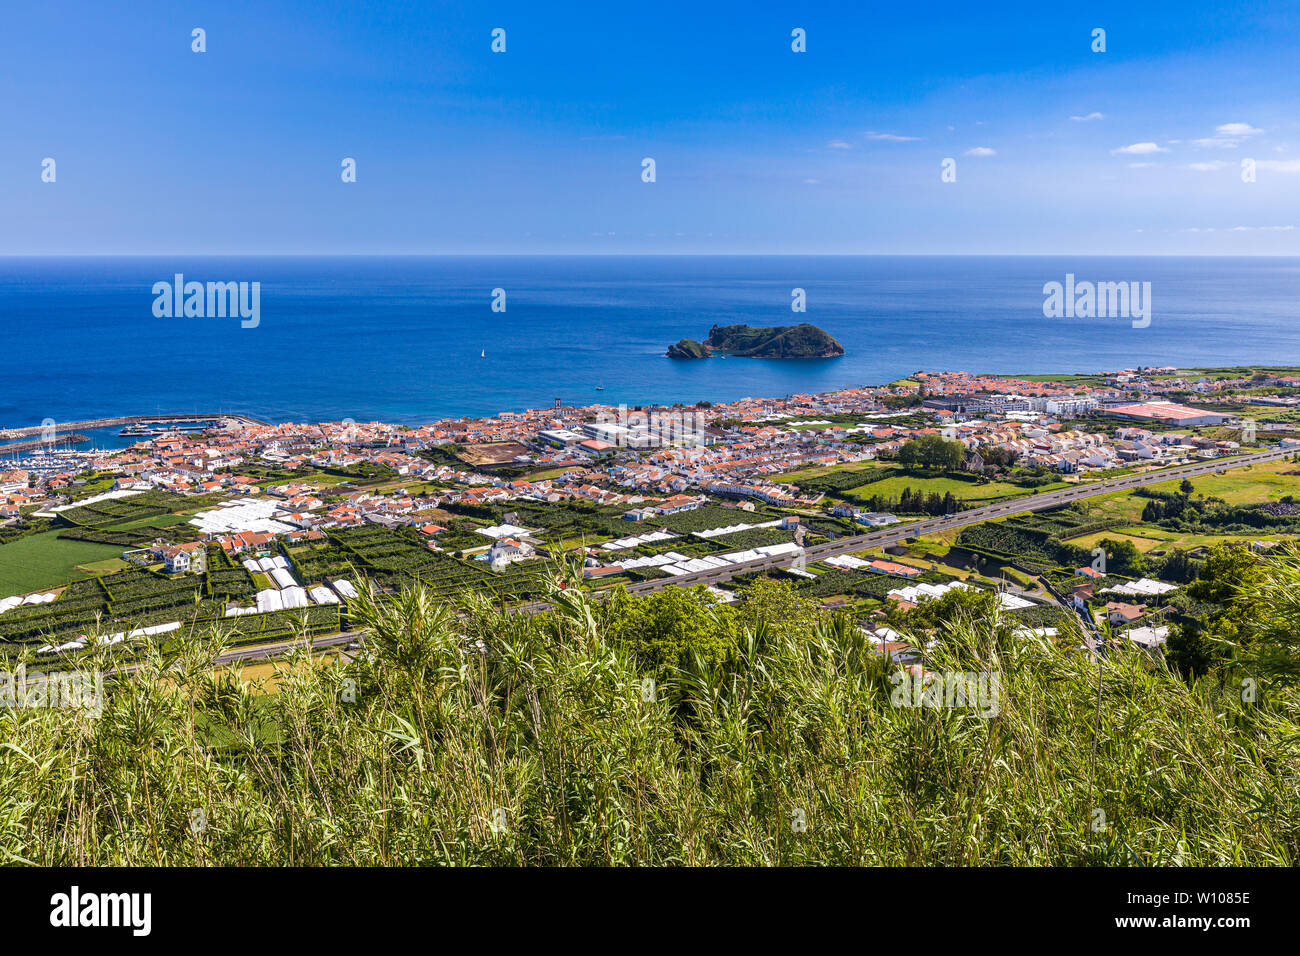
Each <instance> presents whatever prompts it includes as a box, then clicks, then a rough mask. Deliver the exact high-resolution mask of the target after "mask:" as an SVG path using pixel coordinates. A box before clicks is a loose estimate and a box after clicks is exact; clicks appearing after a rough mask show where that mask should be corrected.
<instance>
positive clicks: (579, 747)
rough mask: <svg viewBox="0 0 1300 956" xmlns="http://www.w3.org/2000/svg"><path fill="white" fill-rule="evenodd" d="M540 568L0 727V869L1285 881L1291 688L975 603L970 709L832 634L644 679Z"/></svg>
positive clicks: (209, 653)
mask: <svg viewBox="0 0 1300 956" xmlns="http://www.w3.org/2000/svg"><path fill="white" fill-rule="evenodd" d="M561 581H562V582H563V584H564V586H563V587H561V586H560V585H559V584H558V583H557V584H555V585H554V586H552V587H551V594H550V600H552V601H553V602H554V604H555V610H554V611H553V612H551V613H548V614H545V615H540V616H534V617H528V616H524V615H517V614H511V613H508V612H506V611H504V610H502V609H501V608H498V607H494V606H492V605H490V604H489V603H487V602H486V601H485V600H482V599H476V598H474V597H471V598H469V599H467V600H465V601H463V602H461V603H460V604H458V605H456V606H449V605H445V604H438V603H436V602H435V601H434V600H433V599H432V598H431V597H430V595H429V593H428V592H427V591H424V590H422V589H420V588H412V589H410V590H407V591H405V592H403V593H402V594H401V595H400V597H399V598H398V599H396V600H386V601H379V600H375V599H372V598H370V597H368V596H363V598H362V599H361V600H360V601H358V602H356V605H355V607H354V609H353V610H354V613H355V615H356V617H357V618H359V619H360V621H361V622H362V624H363V626H364V627H365V629H366V630H367V631H368V636H367V638H366V640H365V643H364V647H363V650H362V651H361V652H360V653H358V654H357V656H356V657H355V659H354V660H353V661H352V662H351V663H350V664H348V665H346V666H316V667H312V666H301V665H304V664H305V661H304V660H302V659H301V656H300V657H299V658H298V659H296V660H295V659H290V660H289V661H288V662H286V667H285V669H284V673H283V675H282V677H281V678H280V679H279V681H278V683H277V686H276V688H275V693H273V694H270V695H258V694H257V693H255V692H254V691H253V690H252V689H250V688H249V687H248V686H246V685H245V683H244V682H242V681H241V680H240V679H239V676H238V674H237V672H232V671H229V670H223V669H214V668H213V667H212V666H211V662H212V659H213V657H214V656H215V655H216V654H217V653H219V652H220V650H221V649H222V647H223V644H222V640H221V638H220V637H219V636H215V635H192V636H190V637H189V638H187V639H185V640H184V641H183V642H182V643H181V644H180V645H179V647H178V648H175V649H172V650H169V651H168V653H167V654H165V655H164V653H163V652H162V651H160V650H158V649H156V648H154V649H147V650H146V652H145V658H144V661H143V666H142V667H141V668H140V670H139V671H138V672H136V673H134V674H132V675H130V676H129V677H123V678H120V679H119V678H115V679H113V680H111V681H110V684H109V687H108V694H107V701H106V704H105V708H104V712H103V715H102V717H100V718H98V719H95V718H91V717H88V716H86V715H84V714H81V713H78V712H75V711H71V710H34V709H23V710H10V711H7V712H3V713H0V858H3V859H4V860H5V861H6V862H9V863H32V864H41V865H107V864H125V865H150V864H162V865H281V864H283V865H349V864H379V865H416V864H453V865H481V864H487V865H565V864H577V865H714V864H722V865H737V864H745V865H754V864H756V865H789V864H884V865H927V866H940V865H958V866H961V865H1049V864H1050V865H1098V864H1102V865H1112V864H1115V865H1129V864H1188V865H1192V864H1208V865H1216V864H1279V865H1289V864H1294V863H1295V862H1296V859H1297V849H1298V847H1300V801H1298V800H1297V770H1298V769H1300V733H1298V732H1297V731H1298V728H1297V716H1298V715H1300V702H1298V701H1297V698H1296V695H1295V692H1294V691H1293V690H1283V689H1278V690H1276V691H1275V690H1274V689H1272V688H1271V687H1266V688H1265V692H1264V693H1263V694H1262V695H1261V696H1260V697H1259V699H1258V700H1256V701H1254V702H1247V701H1243V700H1242V695H1241V693H1240V691H1239V688H1237V687H1236V686H1233V685H1230V684H1224V685H1220V683H1218V682H1210V681H1204V682H1201V683H1197V684H1194V685H1193V686H1192V687H1191V688H1189V687H1188V686H1187V685H1186V684H1185V683H1184V682H1182V681H1181V680H1179V679H1178V678H1177V677H1176V676H1174V675H1171V674H1170V673H1168V672H1167V671H1166V670H1165V668H1164V666H1163V664H1161V663H1159V662H1153V661H1152V660H1151V658H1149V657H1148V656H1146V655H1145V654H1143V653H1141V652H1132V651H1127V650H1121V651H1118V652H1116V653H1115V654H1113V655H1112V656H1110V657H1109V658H1108V659H1106V660H1105V661H1104V662H1103V663H1101V664H1100V665H1098V663H1097V662H1096V661H1095V660H1092V659H1091V658H1089V657H1088V656H1087V655H1086V654H1084V653H1082V652H1079V651H1075V650H1073V649H1071V648H1069V647H1066V648H1064V649H1063V648H1061V647H1058V646H1056V645H1054V644H1052V643H1050V642H1048V641H1045V640H1041V639H1038V638H1034V637H1030V636H1024V635H1021V634H1019V633H1018V629H1017V628H1016V627H1015V626H1014V622H1012V621H1010V620H1007V619H1003V618H1001V617H1000V616H999V615H997V614H996V612H994V613H991V614H984V615H980V616H965V617H959V618H957V619H955V620H953V621H951V622H949V623H948V624H947V625H946V626H944V627H943V629H942V631H941V633H940V634H938V635H937V639H936V641H935V643H934V646H933V647H932V649H931V651H930V660H929V663H928V666H929V667H930V668H931V669H933V670H936V671H950V670H951V671H988V672H992V673H994V674H996V675H997V677H998V679H999V681H1000V691H1001V693H1000V698H999V713H998V715H997V716H996V717H993V718H988V719H985V718H983V717H981V716H979V715H978V713H977V712H976V711H974V710H969V709H944V708H933V707H922V708H913V707H896V706H894V705H893V704H892V703H891V694H892V692H893V690H894V684H893V683H891V680H890V675H891V674H892V673H894V672H896V671H897V669H898V667H897V665H895V664H892V663H890V662H888V661H887V660H884V659H882V658H881V657H880V655H879V654H878V653H877V652H876V650H875V648H874V647H873V645H872V643H871V641H870V639H869V638H868V637H867V636H866V635H865V634H864V633H863V632H862V631H861V630H860V629H859V628H858V627H856V626H855V625H854V624H853V623H852V622H851V621H849V620H847V619H845V618H842V617H822V618H819V619H818V620H817V621H816V622H815V623H812V624H809V623H807V622H806V621H805V620H804V619H802V618H799V619H797V623H796V624H793V625H789V624H787V623H785V622H783V621H782V620H780V619H776V620H764V621H758V622H756V623H754V624H753V626H749V627H746V628H744V629H742V630H741V631H740V632H739V633H737V634H735V635H734V636H733V638H732V643H731V649H730V652H729V653H727V654H724V655H713V656H711V657H709V658H708V659H707V660H706V659H703V658H698V657H690V658H688V659H686V660H685V661H684V662H683V663H681V665H680V666H678V667H675V668H674V669H672V671H671V672H670V673H667V674H665V673H663V672H658V678H657V679H656V680H655V682H654V683H653V684H651V683H648V682H647V674H648V673H649V671H648V670H646V668H645V667H644V665H643V663H642V662H641V661H640V660H639V659H638V656H637V653H638V650H637V647H636V644H635V641H632V642H629V641H626V640H620V641H618V642H617V643H615V642H613V641H611V640H609V639H607V637H606V628H605V621H604V615H605V614H607V613H610V612H609V611H608V610H607V609H606V608H605V607H604V606H602V605H600V604H598V603H597V602H595V601H594V600H593V599H592V598H591V596H590V595H589V594H587V593H586V592H584V590H583V589H582V586H581V578H580V574H579V573H575V572H574V571H573V570H572V569H566V570H562V571H561ZM96 653H97V654H99V655H100V659H99V662H98V663H99V665H100V666H101V667H104V668H111V667H112V666H114V658H113V657H112V653H121V651H120V650H119V651H117V652H109V651H103V652H96ZM80 666H85V664H84V663H82V664H81V665H80ZM1099 688H1100V692H1099ZM1099 700H1100V706H1098V701H1099ZM800 824H802V825H800Z"/></svg>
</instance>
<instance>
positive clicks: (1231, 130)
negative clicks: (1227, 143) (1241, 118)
mask: <svg viewBox="0 0 1300 956" xmlns="http://www.w3.org/2000/svg"><path fill="white" fill-rule="evenodd" d="M1214 131H1215V132H1216V133H1218V134H1219V135H1220V136H1254V135H1255V134H1256V133H1262V132H1264V131H1263V130H1262V129H1256V128H1255V127H1253V126H1251V125H1250V124H1249V123H1224V124H1223V125H1222V126H1216V127H1215V128H1214Z"/></svg>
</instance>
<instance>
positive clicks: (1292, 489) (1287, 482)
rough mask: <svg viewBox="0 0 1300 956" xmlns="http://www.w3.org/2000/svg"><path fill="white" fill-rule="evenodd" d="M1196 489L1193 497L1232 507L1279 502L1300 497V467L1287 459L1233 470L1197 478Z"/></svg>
mask: <svg viewBox="0 0 1300 956" xmlns="http://www.w3.org/2000/svg"><path fill="white" fill-rule="evenodd" d="M1150 487H1151V490H1152V491H1168V492H1172V491H1177V490H1178V482H1174V481H1171V482H1167V483H1165V484H1159V485H1151V486H1150ZM1192 488H1193V494H1201V495H1207V496H1210V497H1214V498H1222V499H1223V500H1224V501H1226V502H1227V503H1228V504H1230V505H1245V504H1258V503H1262V502H1266V501H1278V500H1280V499H1281V498H1284V497H1286V496H1287V495H1297V496H1300V465H1297V464H1296V463H1295V462H1292V461H1285V460H1283V461H1268V462H1263V463H1261V464H1257V465H1245V466H1243V467H1241V468H1230V469H1227V470H1225V471H1224V473H1223V474H1221V475H1206V476H1205V477H1203V478H1197V479H1195V480H1194V481H1193V482H1192ZM1140 511H1141V509H1140V508H1139V513H1140Z"/></svg>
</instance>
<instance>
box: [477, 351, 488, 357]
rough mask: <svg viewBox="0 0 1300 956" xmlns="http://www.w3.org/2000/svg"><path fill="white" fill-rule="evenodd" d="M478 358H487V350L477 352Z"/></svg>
mask: <svg viewBox="0 0 1300 956" xmlns="http://www.w3.org/2000/svg"><path fill="white" fill-rule="evenodd" d="M478 357H479V358H487V349H484V350H483V351H482V352H479V353H478Z"/></svg>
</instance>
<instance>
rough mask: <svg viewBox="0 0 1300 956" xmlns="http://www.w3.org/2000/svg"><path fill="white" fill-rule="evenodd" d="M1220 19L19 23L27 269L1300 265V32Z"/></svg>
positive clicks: (315, 18) (490, 11)
mask: <svg viewBox="0 0 1300 956" xmlns="http://www.w3.org/2000/svg"><path fill="white" fill-rule="evenodd" d="M1213 6H1214V5H1209V4H1200V3H1197V4H1187V3H1185V2H1179V3H1166V2H1158V3H1142V2H1133V0H1131V2H1126V3H1113V4H1110V3H1101V4H1098V3H1089V4H1081V3H1077V4H1076V3H1041V2H1040V3H1002V4H998V3H979V4H976V3H972V4H968V5H967V4H943V3H939V4H862V3H843V4H839V3H824V4H814V5H812V6H811V7H810V6H809V5H808V4H803V3H789V4H773V3H734V4H731V3H728V4H713V3H709V4H706V3H665V2H649V3H626V4H624V3H620V4H596V3H587V4H539V3H536V2H529V3H491V2H486V3H485V2H477V3H475V2H467V3H445V4H444V3H436V2H424V3H408V2H384V3H381V4H372V3H363V2H355V3H312V4H308V3H302V4H295V3H277V2H274V0H260V2H255V3H242V2H230V0H223V2H220V3H151V2H144V0H129V2H98V3H84V4H80V3H59V2H48V3H41V4H22V5H19V4H9V5H7V6H6V8H5V10H4V11H3V14H2V17H3V20H2V21H0V22H3V29H0V76H2V77H3V84H0V89H2V90H3V95H2V96H0V130H3V135H2V136H0V226H2V228H0V254H9V255H13V254H86V253H103V254H115V253H141V254H148V253H166V254H175V253H191V254H193V253H213V254H222V253H491V252H501V253H580V252H592V253H744V252H754V253H765V252H771V253H776V252H785V253H982V252H988V253H1079V254H1123V253H1131V254H1143V253H1151V254H1201V253H1203V254H1216V255H1222V254H1286V255H1290V254H1296V253H1300V111H1298V110H1297V109H1296V105H1297V103H1300V95H1297V94H1300V71H1297V70H1296V68H1295V66H1296V63H1297V61H1300V9H1298V8H1297V5H1296V4H1294V3H1251V2H1242V3H1236V4H1232V5H1224V6H1223V7H1222V8H1220V9H1219V10H1218V12H1215V10H1214V9H1213V8H1212V7H1213ZM810 11H811V12H810ZM194 27H202V28H203V29H204V30H206V33H207V52H205V53H202V54H198V53H193V52H191V49H190V45H191V39H190V31H191V29H192V28H194ZM496 27H501V28H504V29H505V30H506V43H507V50H506V52H505V53H504V54H494V53H492V52H491V50H490V43H491V31H492V30H493V28H496ZM795 27H800V28H803V29H804V30H806V32H807V52H806V53H794V52H792V51H791V49H790V44H791V39H790V33H791V30H792V29H793V28H795ZM1098 27H1100V28H1103V29H1105V30H1106V47H1107V49H1106V52H1105V53H1093V52H1092V50H1091V48H1090V47H1091V43H1092V37H1091V34H1092V31H1093V29H1094V28H1098ZM1144 144H1145V145H1144ZM45 157H51V158H53V159H55V161H56V163H57V166H56V174H57V179H56V182H54V183H43V182H41V162H42V160H43V159H44V158H45ZM344 157H353V158H355V159H356V161H357V182H356V183H351V184H345V183H343V182H342V181H341V179H340V175H339V174H340V162H341V160H342V159H343V158H344ZM643 157H653V158H654V159H655V162H656V167H657V168H656V172H657V181H656V182H654V183H643V182H642V181H641V161H642V159H643ZM945 158H953V159H955V160H956V171H957V179H956V182H952V183H944V182H941V178H940V171H941V165H940V164H941V162H942V160H943V159H945ZM1243 158H1250V159H1253V160H1255V161H1256V181H1255V182H1253V183H1244V182H1242V176H1241V168H1240V164H1241V161H1242V159H1243Z"/></svg>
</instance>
